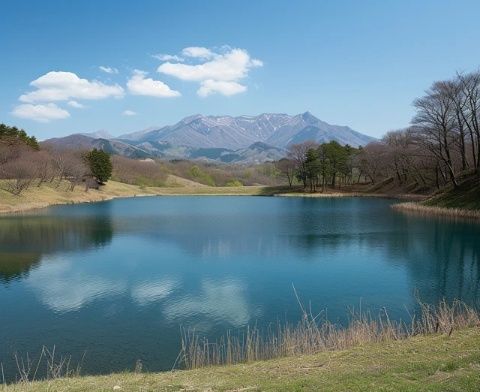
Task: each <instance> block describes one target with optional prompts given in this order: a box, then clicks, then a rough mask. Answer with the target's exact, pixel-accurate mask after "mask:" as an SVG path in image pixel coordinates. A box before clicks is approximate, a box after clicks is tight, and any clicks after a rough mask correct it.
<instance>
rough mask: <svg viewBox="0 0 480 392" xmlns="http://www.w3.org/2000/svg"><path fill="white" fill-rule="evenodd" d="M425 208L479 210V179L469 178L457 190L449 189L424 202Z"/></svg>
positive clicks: (475, 177) (476, 177)
mask: <svg viewBox="0 0 480 392" xmlns="http://www.w3.org/2000/svg"><path fill="white" fill-rule="evenodd" d="M424 204H425V205H427V206H435V207H444V208H463V209H467V210H480V177H478V176H469V177H467V178H466V179H464V180H463V181H462V182H461V183H460V185H459V186H458V188H456V189H454V188H453V187H449V188H447V189H445V190H444V191H443V192H441V193H439V194H437V195H434V196H433V197H432V198H430V199H428V200H426V201H425V202H424Z"/></svg>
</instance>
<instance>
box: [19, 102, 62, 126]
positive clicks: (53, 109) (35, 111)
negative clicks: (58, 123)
mask: <svg viewBox="0 0 480 392" xmlns="http://www.w3.org/2000/svg"><path fill="white" fill-rule="evenodd" d="M12 114H13V115H14V116H16V117H20V118H28V119H32V120H35V121H38V122H49V121H50V120H61V119H64V118H68V117H70V113H68V112H67V111H66V110H64V109H62V108H60V107H58V106H57V105H56V104H54V103H47V104H36V105H34V104H31V103H26V104H21V105H18V106H16V107H15V108H14V109H13V112H12Z"/></svg>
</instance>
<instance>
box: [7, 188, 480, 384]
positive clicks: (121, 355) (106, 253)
mask: <svg viewBox="0 0 480 392" xmlns="http://www.w3.org/2000/svg"><path fill="white" fill-rule="evenodd" d="M391 203H392V201H389V200H381V199H360V198H344V199H311V198H276V197H274V198H271V197H159V198H142V199H124V200H114V201H109V202H103V203H97V204H83V205H75V206H59V207H53V208H50V209H46V210H42V211H40V212H38V213H35V214H31V215H25V216H14V217H0V362H3V363H4V367H5V368H6V372H7V373H8V376H10V377H11V375H12V374H13V373H14V372H15V369H14V366H13V362H12V358H13V354H14V352H19V353H22V354H25V353H27V352H29V353H31V354H35V353H38V352H39V350H40V348H41V347H42V345H47V346H50V347H52V346H53V345H55V346H56V347H57V350H60V351H61V352H64V353H69V354H71V355H72V356H73V358H74V359H75V358H79V357H81V356H82V355H83V353H84V352H86V356H85V361H84V365H83V370H84V372H88V373H103V372H111V371H118V370H124V369H133V367H134V366H135V362H136V360H137V359H141V360H142V362H143V364H144V368H145V369H148V370H160V369H170V368H171V367H172V365H173V363H174V361H175V358H176V357H177V354H178V352H179V340H180V327H181V326H183V327H187V328H195V329H196V330H197V331H200V332H201V333H202V334H205V335H208V336H211V337H215V336H218V335H219V334H222V333H224V332H225V331H226V330H228V329H238V328H242V327H245V326H246V325H248V324H254V323H255V324H257V325H260V326H264V325H268V324H269V323H272V322H277V321H279V320H280V321H285V320H286V321H297V320H298V318H299V309H298V304H297V301H296V298H295V295H294V293H293V289H292V285H294V286H295V288H296V289H297V291H298V293H299V295H300V296H301V298H302V300H303V301H304V302H305V303H308V302H309V301H311V303H312V308H313V309H314V311H319V310H322V309H327V312H328V318H329V319H330V320H333V321H336V322H339V323H343V322H345V319H346V318H345V316H346V314H347V311H348V309H349V308H351V307H352V306H355V307H358V306H360V304H361V306H362V308H364V309H366V308H368V309H370V310H371V311H372V312H374V313H375V312H377V311H378V310H379V309H380V308H381V307H386V308H388V309H389V312H390V315H391V316H392V317H395V318H405V317H407V315H408V313H407V310H411V309H414V308H415V304H416V298H417V297H418V298H421V299H422V300H423V301H428V302H431V303H436V302H438V301H439V300H440V299H442V298H444V297H445V298H447V299H453V298H458V299H462V300H464V301H467V302H469V303H478V301H479V298H480V225H478V224H477V225H476V224H474V223H468V222H452V221H448V220H441V219H438V218H428V219H427V218H421V217H413V216H406V215H402V214H400V213H396V212H394V211H392V210H391V209H390V205H391Z"/></svg>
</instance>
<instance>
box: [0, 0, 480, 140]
mask: <svg viewBox="0 0 480 392" xmlns="http://www.w3.org/2000/svg"><path fill="white" fill-rule="evenodd" d="M478 15H480V2H479V1H475V0H465V1H458V0H457V1H446V0H424V1H413V0H401V1H400V0H398V1H393V0H391V1H381V0H378V1H373V0H365V1H347V0H339V1H333V0H332V1H320V0H315V1H314V0H312V1H278V0H277V1H274V0H270V1H267V0H265V1H226V0H225V1H208V2H207V1H193V0H192V1H182V0H176V1H168V2H167V1H145V0H144V1H135V2H133V1H120V0H102V1H85V0H84V1H80V0H71V1H64V0H56V1H53V0H52V1H47V0H44V1H40V0H36V1H33V0H31V1H27V0H24V1H18V0H17V1H15V0H2V1H1V2H0V26H1V31H0V53H2V56H1V61H0V86H1V88H0V122H4V123H7V124H11V125H17V126H20V127H23V128H25V129H26V130H27V131H28V132H30V133H32V134H35V135H37V136H38V137H39V138H40V139H44V138H48V137H54V136H61V135H66V134H70V133H74V132H92V131H97V130H107V131H109V132H111V133H112V134H114V135H119V134H121V133H125V132H130V131H136V130H140V129H144V128H148V127H151V126H161V125H167V124H172V123H175V122H177V121H179V120H180V119H181V118H183V117H185V116H188V115H191V114H195V113H202V114H213V115H222V114H229V115H240V114H249V115H255V114H259V113H262V112H281V113H290V114H296V113H301V112H304V111H307V110H309V111H311V112H312V113H313V114H315V115H316V116H317V117H319V118H321V119H322V120H324V121H327V122H330V123H334V124H340V125H349V126H350V127H352V128H354V129H355V130H358V131H360V132H364V133H366V134H369V135H373V136H377V137H378V136H381V135H382V134H384V133H385V132H386V131H388V130H391V129H396V128H401V127H404V126H407V125H408V123H409V121H410V118H411V116H412V113H413V109H412V106H411V103H412V101H413V99H415V98H416V97H418V96H420V95H421V94H422V92H423V91H424V90H425V89H426V88H428V86H429V85H430V84H431V83H432V82H433V81H434V80H438V79H445V78H449V77H451V76H453V75H454V74H455V72H456V71H471V70H475V69H478V67H479V65H480V53H479V51H478V42H479V38H480V24H479V23H478ZM185 48H186V49H185ZM165 55H170V56H171V57H165ZM165 63H168V64H166V65H165ZM162 64H163V65H162ZM100 67H104V70H102V69H100ZM105 71H109V72H105Z"/></svg>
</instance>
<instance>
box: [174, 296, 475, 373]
mask: <svg viewBox="0 0 480 392" xmlns="http://www.w3.org/2000/svg"><path fill="white" fill-rule="evenodd" d="M420 307H421V312H420V315H419V316H418V317H415V316H413V317H412V319H411V321H410V323H408V324H405V323H403V322H396V321H392V320H390V318H389V317H388V314H387V312H386V310H384V311H383V313H382V314H381V315H379V316H378V317H377V318H373V317H371V316H370V315H369V314H364V313H361V312H360V313H355V312H352V314H351V319H350V323H349V325H348V326H347V327H346V328H343V327H339V326H337V325H335V324H332V323H331V322H329V321H328V320H321V321H318V320H319V318H320V317H321V314H320V315H316V316H314V315H312V314H311V313H308V312H307V311H306V310H305V309H304V308H303V307H302V311H303V318H302V320H301V322H300V323H299V324H297V325H293V326H292V325H288V324H287V325H280V324H279V325H276V326H275V327H274V328H270V329H268V330H267V331H261V330H259V329H258V328H256V327H254V328H247V330H246V331H245V332H244V333H241V334H235V335H234V334H231V333H227V335H225V336H224V337H222V338H220V339H219V340H217V341H214V342H211V341H209V340H208V339H206V338H202V337H200V336H199V335H198V334H197V333H196V332H195V331H183V337H182V351H181V355H180V360H181V362H182V363H183V365H184V366H185V367H186V368H187V369H197V368H201V367H206V366H213V365H232V364H237V363H244V362H251V361H259V360H267V359H274V358H281V357H288V356H298V355H311V354H316V353H319V352H322V351H331V350H345V349H348V348H352V347H355V346H358V345H363V344H367V343H378V342H388V341H396V340H401V339H405V338H409V337H412V336H416V335H428V334H434V333H439V332H441V333H445V334H447V335H451V334H452V332H453V330H454V329H461V328H466V327H472V326H480V314H479V313H478V312H477V311H476V310H474V309H472V308H470V307H468V306H467V305H465V304H463V303H461V302H458V301H455V302H453V303H452V304H447V303H446V302H445V301H443V302H441V303H440V304H439V305H438V306H435V307H433V306H429V305H425V304H421V306H420Z"/></svg>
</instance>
